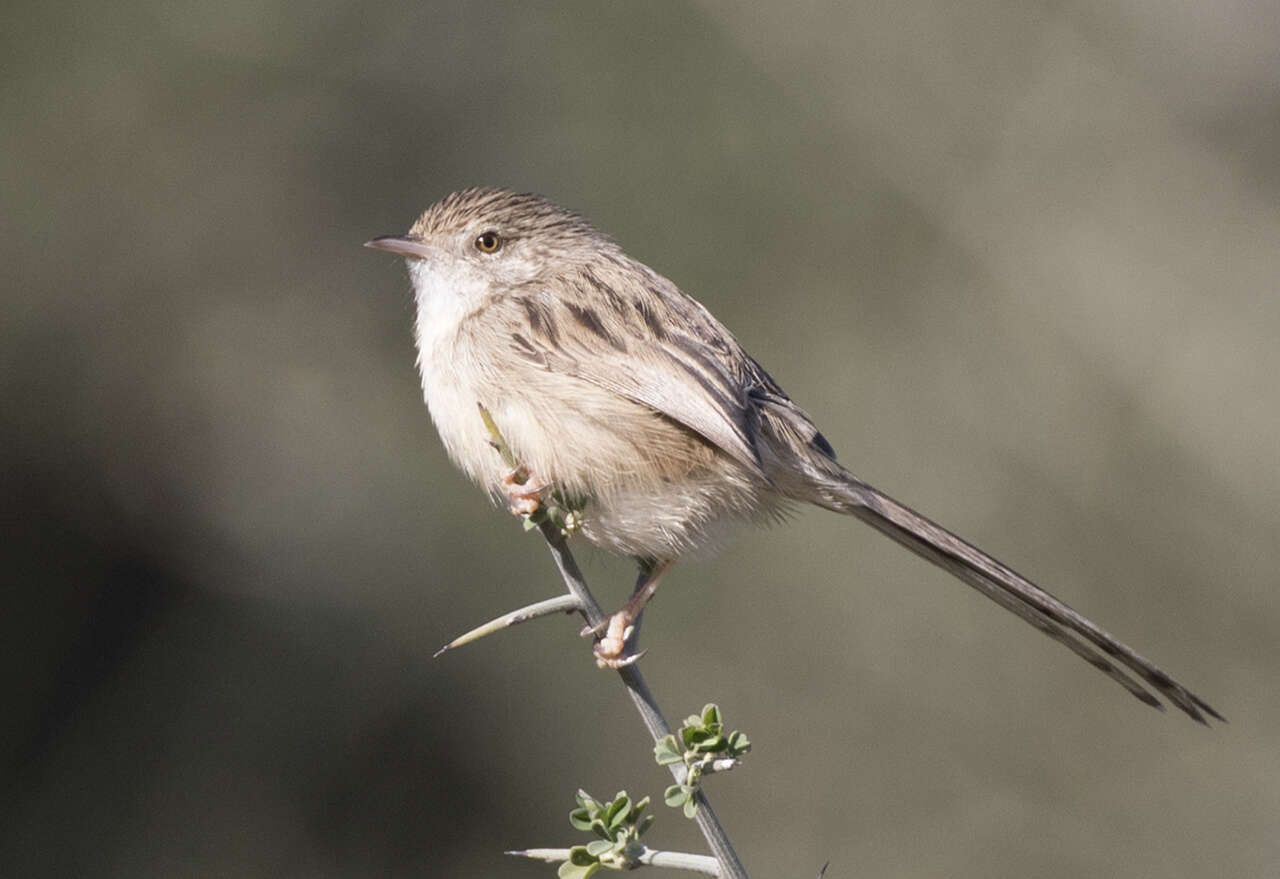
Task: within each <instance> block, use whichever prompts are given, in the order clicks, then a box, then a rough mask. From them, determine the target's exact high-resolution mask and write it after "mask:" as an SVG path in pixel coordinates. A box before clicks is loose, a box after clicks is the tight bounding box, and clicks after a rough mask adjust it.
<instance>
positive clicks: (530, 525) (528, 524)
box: [521, 516, 538, 531]
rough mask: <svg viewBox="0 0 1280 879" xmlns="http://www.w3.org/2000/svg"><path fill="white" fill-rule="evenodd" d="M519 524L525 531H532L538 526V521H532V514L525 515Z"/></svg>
mask: <svg viewBox="0 0 1280 879" xmlns="http://www.w3.org/2000/svg"><path fill="white" fill-rule="evenodd" d="M521 524H522V525H523V527H524V530H525V531H532V530H533V529H534V528H537V527H538V523H537V522H535V521H533V516H525V517H524V521H523V522H522V523H521Z"/></svg>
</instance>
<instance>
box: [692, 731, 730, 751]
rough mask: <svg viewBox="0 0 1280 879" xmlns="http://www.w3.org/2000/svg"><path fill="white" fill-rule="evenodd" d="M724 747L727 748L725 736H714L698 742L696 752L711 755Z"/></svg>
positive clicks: (695, 746)
mask: <svg viewBox="0 0 1280 879" xmlns="http://www.w3.org/2000/svg"><path fill="white" fill-rule="evenodd" d="M724 746H725V741H724V736H721V735H714V736H708V737H707V738H705V739H703V740H702V741H700V742H698V743H697V744H696V745H694V750H695V751H697V752H698V753H699V754H710V753H712V752H715V751H719V750H720V749H722V748H723V747H724Z"/></svg>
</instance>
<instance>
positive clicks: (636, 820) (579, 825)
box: [559, 790, 654, 879]
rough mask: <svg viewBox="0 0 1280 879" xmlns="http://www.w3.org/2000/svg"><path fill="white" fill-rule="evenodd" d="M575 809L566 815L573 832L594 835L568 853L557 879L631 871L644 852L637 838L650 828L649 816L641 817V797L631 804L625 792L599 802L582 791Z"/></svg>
mask: <svg viewBox="0 0 1280 879" xmlns="http://www.w3.org/2000/svg"><path fill="white" fill-rule="evenodd" d="M577 800H578V808H576V809H574V810H573V811H572V812H570V813H569V823H570V824H572V825H573V826H574V828H575V829H577V830H582V831H587V832H590V833H594V834H595V835H596V836H597V837H598V839H594V840H592V841H591V842H589V843H587V844H586V845H579V846H574V847H573V848H571V849H569V860H567V861H565V862H564V863H563V864H561V865H560V870H559V876H560V879H587V877H588V876H590V875H591V874H592V873H594V872H595V871H596V870H599V869H600V868H602V867H603V868H606V869H609V870H631V869H634V868H635V867H637V866H638V865H639V860H638V859H639V857H640V855H641V854H642V853H643V852H644V850H645V848H644V844H643V843H642V842H640V837H642V836H644V834H645V831H647V830H648V829H649V827H650V826H652V824H653V819H654V816H653V815H643V814H642V813H643V812H644V810H645V807H647V806H648V805H649V798H648V797H645V798H644V799H642V800H640V801H639V802H636V803H633V802H632V801H631V798H630V797H628V796H627V792H626V791H618V793H617V794H616V795H615V796H614V798H613V799H612V800H609V801H607V802H603V803H602V802H600V801H599V800H596V799H595V798H594V797H592V796H591V795H590V794H589V793H587V792H586V791H584V790H579V791H578V794H577Z"/></svg>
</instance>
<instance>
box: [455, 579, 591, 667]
mask: <svg viewBox="0 0 1280 879" xmlns="http://www.w3.org/2000/svg"><path fill="white" fill-rule="evenodd" d="M581 609H582V603H581V602H579V601H578V597H577V596H576V595H557V596H556V597H555V598H548V599H545V600H543V601H535V602H534V603H533V604H530V605H526V606H525V607H521V608H518V609H517V610H513V611H511V612H509V613H504V614H503V615H502V616H500V617H498V618H497V619H493V620H489V622H487V623H485V624H484V625H482V626H476V627H475V628H474V629H472V630H471V631H470V632H467V633H465V634H462V635H459V636H458V637H456V638H454V639H453V640H452V641H450V642H449V643H448V644H446V645H444V646H443V647H441V648H440V649H439V650H437V651H436V652H435V653H433V654H432V656H431V658H432V659H435V658H436V657H437V656H439V655H440V654H441V653H444V652H445V651H446V650H452V649H453V648H455V647H461V646H462V645H463V644H470V643H471V642H472V641H478V640H480V639H481V638H483V637H484V636H485V635H492V634H493V633H494V632H497V631H501V630H502V629H506V628H509V627H510V626H518V625H519V624H520V623H527V622H529V620H536V619H538V618H539V617H545V616H550V615H551V614H553V613H573V612H574V611H575V610H581Z"/></svg>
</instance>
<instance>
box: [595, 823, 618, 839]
mask: <svg viewBox="0 0 1280 879" xmlns="http://www.w3.org/2000/svg"><path fill="white" fill-rule="evenodd" d="M591 832H592V833H594V834H595V835H596V836H598V837H600V838H601V839H610V840H611V839H613V834H612V833H610V832H609V828H608V827H606V826H605V824H604V822H603V821H601V820H600V819H599V818H596V819H594V820H593V821H592V822H591Z"/></svg>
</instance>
